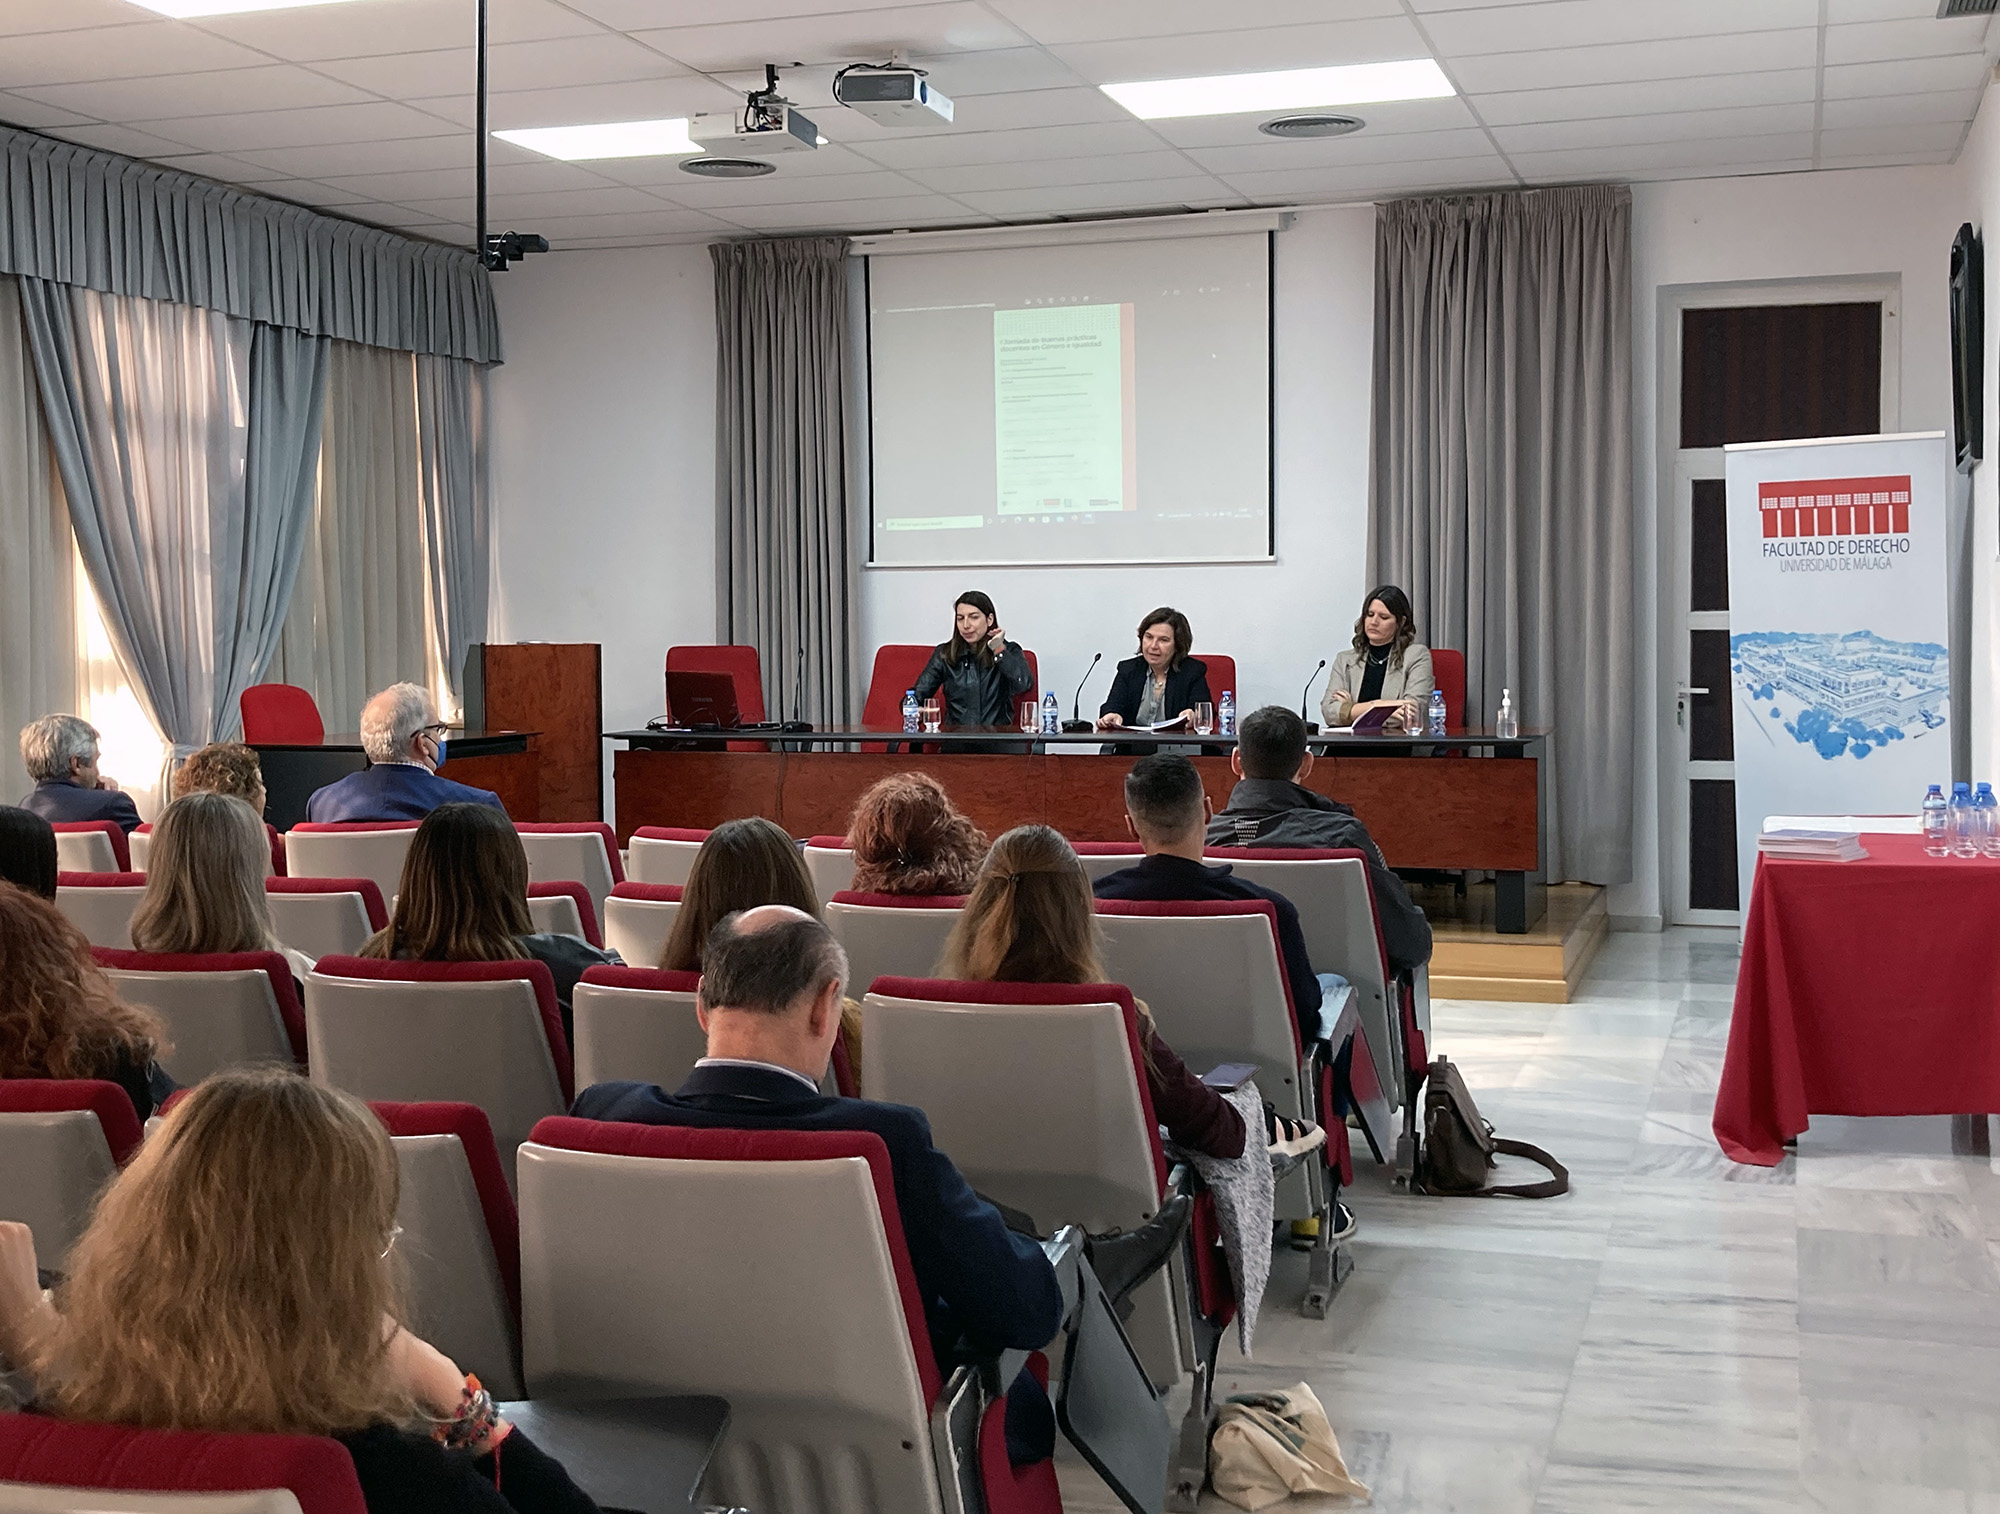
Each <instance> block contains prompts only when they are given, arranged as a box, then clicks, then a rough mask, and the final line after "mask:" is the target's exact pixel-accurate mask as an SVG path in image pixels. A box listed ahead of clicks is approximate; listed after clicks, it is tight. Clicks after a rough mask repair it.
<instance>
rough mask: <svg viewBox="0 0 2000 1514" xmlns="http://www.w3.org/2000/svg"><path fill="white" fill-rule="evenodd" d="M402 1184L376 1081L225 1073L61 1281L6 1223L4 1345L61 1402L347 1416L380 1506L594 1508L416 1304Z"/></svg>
mask: <svg viewBox="0 0 2000 1514" xmlns="http://www.w3.org/2000/svg"><path fill="white" fill-rule="evenodd" d="M398 1188H399V1184H398V1178H397V1169H396V1156H395V1152H394V1151H393V1150H392V1148H391V1147H390V1144H389V1137H388V1133H387V1132H386V1131H385V1130H384V1129H383V1128H382V1125H381V1122H380V1121H378V1120H377V1119H376V1118H375V1116H374V1115H372V1114H370V1113H369V1111H368V1107H367V1106H366V1105H365V1104H362V1103H361V1102H360V1101H359V1100H358V1099H355V1098H354V1097H352V1096H351V1095H349V1094H344V1093H339V1092H336V1091H335V1090H333V1089H330V1088H322V1087H319V1086H318V1085H316V1084H313V1083H311V1082H308V1081H307V1080H306V1079H304V1078H302V1077H299V1076H298V1075H296V1074H294V1073H289V1072H281V1071H276V1070H268V1071H238V1072H222V1073H216V1074H214V1075H213V1076H211V1077H209V1078H207V1079H205V1080H204V1081H203V1082H202V1083H201V1084H200V1085H199V1086H198V1087H197V1088H195V1090H194V1091H193V1092H192V1093H190V1094H189V1095H188V1096H187V1098H186V1099H185V1100H183V1101H182V1102H181V1103H180V1104H178V1105H177V1106H175V1108H174V1109H173V1111H172V1112H171V1113H169V1114H168V1115H167V1116H166V1119H165V1123H164V1124H163V1126H162V1127H161V1128H160V1130H159V1131H158V1132H156V1133H155V1134H154V1135H153V1136H151V1137H150V1138H148V1140H147V1141H146V1143H145V1145H144V1146H143V1147H141V1148H140V1151H139V1154H138V1156H136V1157H135V1158H133V1160H132V1163H131V1165H130V1166H129V1167H127V1168H126V1169H125V1171H124V1172H123V1173H122V1174H120V1176H119V1177H118V1179H117V1180H116V1181H115V1182H114V1183H113V1184H112V1185H111V1187H110V1188H109V1189H107V1190H106V1191H105V1194H104V1197H103V1198H102V1199H101V1200H100V1201H99V1202H98V1206H97V1212H96V1214H95V1216H94V1217H93V1218H92V1220H91V1223H90V1228H89V1229H88V1230H86V1231H85V1232H84V1234H83V1237H82V1238H81V1239H80V1240H79V1241H78V1242H77V1243H76V1246H75V1248H74V1249H73V1250H72V1251H71V1253H70V1257H69V1267H68V1273H67V1276H66V1278H65V1280H64V1282H63V1283H62V1285H61V1286H60V1287H59V1288H58V1290H57V1291H56V1294H55V1296H54V1298H53V1300H49V1299H46V1298H45V1297H44V1296H43V1295H42V1294H41V1293H40V1291H39V1290H38V1289H37V1287H36V1286H35V1284H36V1278H35V1271H34V1246H33V1239H32V1237H31V1236H29V1234H28V1231H27V1227H26V1226H24V1225H19V1224H4V1225H0V1351H4V1352H5V1353H6V1354H7V1355H8V1357H9V1358H10V1359H12V1360H14V1361H16V1362H17V1363H19V1364H21V1365H23V1366H25V1367H26V1368H27V1369H28V1371H29V1373H30V1374H31V1377H32V1380H33V1382H34V1385H35V1388H36V1391H37V1401H36V1407H38V1408H39V1409H41V1410H43V1411H45V1412H47V1413H50V1414H54V1415H58V1416H60V1417H62V1418H64V1419H77V1420H90V1421H94V1422H99V1423H105V1424H118V1425H136V1426H140V1427H143V1428H147V1429H176V1430H217V1431H237V1432H242V1431H251V1432H261V1433H266V1434H289V1435H330V1436H333V1437H334V1438H336V1439H337V1440H339V1441H340V1442H341V1443H342V1444H343V1445H344V1446H346V1447H347V1450H348V1453H349V1454H350V1455H351V1456H352V1457H353V1459H354V1470H355V1473H356V1475H357V1477H358V1478H359V1481H360V1483H361V1491H362V1496H363V1498H364V1499H365V1501H366V1503H367V1506H368V1508H369V1510H370V1511H371V1514H391V1511H397V1514H400V1511H402V1510H406V1509H407V1510H417V1509H424V1510H436V1511H440V1514H461V1511H464V1514H507V1511H509V1510H518V1511H522V1514H543V1511H547V1514H592V1511H595V1509H596V1505H595V1504H593V1503H592V1502H591V1500H590V1498H589V1497H588V1496H587V1495H586V1494H585V1493H584V1492H583V1491H582V1490H581V1489H579V1488H578V1487H577V1486H576V1485H575V1484H574V1483H573V1482H571V1481H570V1479H569V1476H568V1474H566V1473H565V1472H564V1471H563V1469H562V1467H561V1465H560V1464H558V1463H557V1462H555V1461H554V1460H552V1459H551V1458H550V1457H549V1456H548V1455H547V1454H545V1453H544V1452H543V1451H541V1450H540V1449H539V1448H538V1447H536V1446H535V1445H534V1444H533V1443H531V1442H530V1441H529V1440H528V1439H527V1437H526V1436H524V1435H522V1434H521V1432H520V1431H518V1430H516V1429H514V1428H513V1427H512V1426H511V1425H510V1424H509V1423H508V1422H507V1421H506V1420H505V1419H503V1418H501V1417H500V1416H499V1415H498V1413H497V1412H496V1411H495V1409H494V1405H493V1400H492V1398H491V1396H490V1395H488V1394H487V1393H486V1392H485V1391H484V1390H483V1389H481V1388H480V1386H479V1381H478V1379H477V1378H474V1377H469V1376H467V1375H465V1374H464V1373H462V1372H460V1371H459V1369H458V1367H457V1366H455V1365H454V1364H453V1363H452V1362H451V1360H450V1359H449V1358H447V1357H446V1356H444V1355H443V1354H442V1353H441V1352H439V1351H438V1350H437V1349H436V1348H434V1347H432V1346H430V1345H428V1344H426V1343H425V1342H424V1341H422V1340H420V1339H418V1338H417V1337H416V1336H414V1335H412V1334H411V1333H410V1332H409V1331H408V1330H407V1329H405V1328H404V1327H403V1325H402V1324H401V1320H402V1317H403V1315H404V1313H405V1306H404V1300H403V1289H402V1285H401V1270H402V1269H401V1267H400V1266H399V1263H398V1259H397V1257H396V1254H395V1244H396V1236H397V1233H398V1227H397V1225H396V1204H397V1200H398V1196H399V1194H398Z"/></svg>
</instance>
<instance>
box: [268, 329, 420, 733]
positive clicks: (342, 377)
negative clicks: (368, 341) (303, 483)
mask: <svg viewBox="0 0 2000 1514" xmlns="http://www.w3.org/2000/svg"><path fill="white" fill-rule="evenodd" d="M416 381H417V371H416V365H415V363H414V362H413V360H412V359H411V356H410V354H409V353H407V352H391V351H388V350H387V349H385V348H381V347H361V346H357V345H355V344H354V343H352V342H335V343H333V344H332V351H331V352H330V353H329V355H328V360H327V379H326V419H325V422H324V424H323V426H322V429H321V432H320V450H319V474H318V489H317V494H316V499H315V503H314V510H313V529H312V531H311V533H310V534H309V536H308V537H307V540H306V545H305V550H304V552H303V553H302V554H301V555H300V559H299V576H298V581H297V585H296V587H295V588H294V589H293V592H292V605H291V609H290V611H289V612H288V613H287V615H286V617H285V628H284V634H283V636H282V637H281V638H280V639H279V644H278V651H277V655H276V656H274V657H273V658H272V659H271V663H270V666H269V668H268V669H267V670H266V674H265V676H266V677H267V678H269V679H271V680H272V681H273V682H277V683H293V684H297V685H298V686H299V687H300V688H303V689H309V690H311V691H312V695H313V698H314V699H315V700H316V701H317V702H318V704H319V708H320V713H321V714H322V715H323V716H324V718H325V720H326V725H327V729H328V730H330V731H335V730H338V731H351V730H354V729H356V728H357V726H358V723H359V721H360V718H361V706H362V704H363V703H364V702H365V701H366V700H367V698H368V696H369V695H370V694H372V693H374V692H375V691H376V690H377V689H383V688H387V687H388V686H389V685H390V684H392V683H404V682H409V683H428V682H429V681H430V637H429V630H428V627H427V624H426V620H425V615H424V594H425V587H424V582H425V574H426V568H425V564H424V529H423V501H422V495H421V490H420V489H419V486H418V470H419V466H420V452H419V448H418V445H417V393H416Z"/></svg>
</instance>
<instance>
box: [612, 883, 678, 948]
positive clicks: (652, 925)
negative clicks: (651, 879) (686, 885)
mask: <svg viewBox="0 0 2000 1514" xmlns="http://www.w3.org/2000/svg"><path fill="white" fill-rule="evenodd" d="M680 911H681V886H680V885H679V884H678V883H621V884H619V885H618V886H617V887H616V888H614V889H612V890H611V897H610V898H609V899H606V900H605V901H604V944H605V945H606V946H608V947H610V948H611V949H612V950H613V951H615V952H616V953H618V955H619V956H620V957H622V958H623V959H624V960H625V965H626V966H627V967H654V966H657V965H658V963H659V960H660V953H661V952H662V951H664V950H665V949H666V945H667V936H668V935H669V934H670V933H671V932H672V930H673V928H674V916H676V915H678V914H679V913H680Z"/></svg>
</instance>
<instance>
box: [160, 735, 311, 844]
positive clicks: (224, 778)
mask: <svg viewBox="0 0 2000 1514" xmlns="http://www.w3.org/2000/svg"><path fill="white" fill-rule="evenodd" d="M173 787H174V798H176V799H183V798H185V797H186V796H187V795H189V794H230V795H233V796H234V797H235V798H238V799H241V800H242V801H243V802H244V803H245V804H247V805H249V806H250V808H251V809H253V810H255V811H256V812H257V818H258V819H259V820H263V819H264V805H265V800H266V797H267V796H266V795H265V792H264V765H263V763H262V762H260V761H259V760H258V758H257V752H256V749H255V748H254V747H247V746H245V745H244V744H243V743H242V742H240V741H215V742H210V743H209V744H208V745H207V746H205V747H202V748H201V749H200V750H198V751H196V752H193V753H191V754H190V755H189V757H188V759H187V761H186V762H183V763H182V764H181V765H180V766H179V767H178V768H176V769H174V784H173ZM264 835H265V838H266V839H267V840H268V841H269V842H270V844H271V874H272V876H273V877H278V878H282V877H284V876H285V838H284V837H283V836H282V835H280V834H279V833H278V828H277V827H276V826H275V825H272V824H271V823H270V822H269V821H268V820H266V821H265V822H264Z"/></svg>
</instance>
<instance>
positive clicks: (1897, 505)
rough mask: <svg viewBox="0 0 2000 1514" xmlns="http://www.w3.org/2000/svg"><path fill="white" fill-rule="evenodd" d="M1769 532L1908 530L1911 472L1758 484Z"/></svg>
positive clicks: (1902, 532) (1828, 533) (1775, 534)
mask: <svg viewBox="0 0 2000 1514" xmlns="http://www.w3.org/2000/svg"><path fill="white" fill-rule="evenodd" d="M1757 506H1758V511H1759V513H1760V514H1761V515H1762V516H1763V519H1764V535H1765V536H1766V537H1767V538H1769V537H1779V536H1907V535H1909V534H1910V475H1909V474H1907V473H1902V474H1897V475H1895V476H1893V477H1887V478H1805V479H1793V480H1789V481H1782V480H1781V481H1779V482H1775V483H1767V484H1759V485H1758V486H1757Z"/></svg>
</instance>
